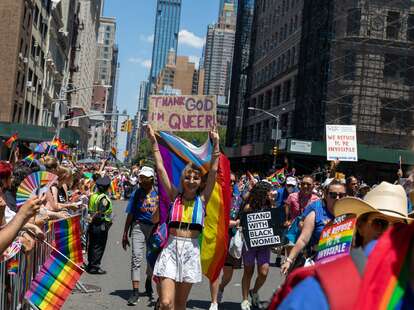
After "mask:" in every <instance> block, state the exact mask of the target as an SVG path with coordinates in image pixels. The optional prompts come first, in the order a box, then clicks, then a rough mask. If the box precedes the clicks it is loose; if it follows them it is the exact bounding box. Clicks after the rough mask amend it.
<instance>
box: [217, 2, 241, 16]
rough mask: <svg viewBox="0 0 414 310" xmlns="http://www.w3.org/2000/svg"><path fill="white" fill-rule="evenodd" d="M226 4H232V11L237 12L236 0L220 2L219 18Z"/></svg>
mask: <svg viewBox="0 0 414 310" xmlns="http://www.w3.org/2000/svg"><path fill="white" fill-rule="evenodd" d="M226 4H233V5H234V10H235V11H236V12H237V8H238V5H239V4H238V0H220V3H219V16H221V15H222V13H223V10H224V7H225V5H226Z"/></svg>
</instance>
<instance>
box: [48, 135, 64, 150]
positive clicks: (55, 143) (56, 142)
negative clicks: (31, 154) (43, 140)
mask: <svg viewBox="0 0 414 310" xmlns="http://www.w3.org/2000/svg"><path fill="white" fill-rule="evenodd" d="M50 145H51V147H52V149H55V150H58V151H59V150H61V149H63V147H64V144H63V142H62V140H61V139H60V138H58V137H54V138H53V140H52V143H51V144H50Z"/></svg>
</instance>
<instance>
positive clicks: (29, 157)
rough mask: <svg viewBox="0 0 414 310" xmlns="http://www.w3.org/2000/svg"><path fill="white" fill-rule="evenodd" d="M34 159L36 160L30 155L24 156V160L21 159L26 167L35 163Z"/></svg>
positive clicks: (33, 155) (34, 156)
mask: <svg viewBox="0 0 414 310" xmlns="http://www.w3.org/2000/svg"><path fill="white" fill-rule="evenodd" d="M35 159H36V155H35V154H33V153H32V154H30V155H28V156H26V157H25V158H23V161H24V162H25V163H27V164H28V165H31V164H32V163H33V162H34V161H35Z"/></svg>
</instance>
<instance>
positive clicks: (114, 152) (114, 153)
mask: <svg viewBox="0 0 414 310" xmlns="http://www.w3.org/2000/svg"><path fill="white" fill-rule="evenodd" d="M116 153H117V151H116V147H114V146H113V147H111V156H112V157H113V158H114V159H116Z"/></svg>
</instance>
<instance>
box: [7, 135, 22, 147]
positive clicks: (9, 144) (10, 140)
mask: <svg viewBox="0 0 414 310" xmlns="http://www.w3.org/2000/svg"><path fill="white" fill-rule="evenodd" d="M17 139H19V135H18V134H17V133H15V134H14V135H12V136H11V137H10V138H9V139H7V141H6V142H4V145H6V146H7V147H8V148H9V149H10V148H11V147H12V146H13V143H14V142H16V141H17Z"/></svg>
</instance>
